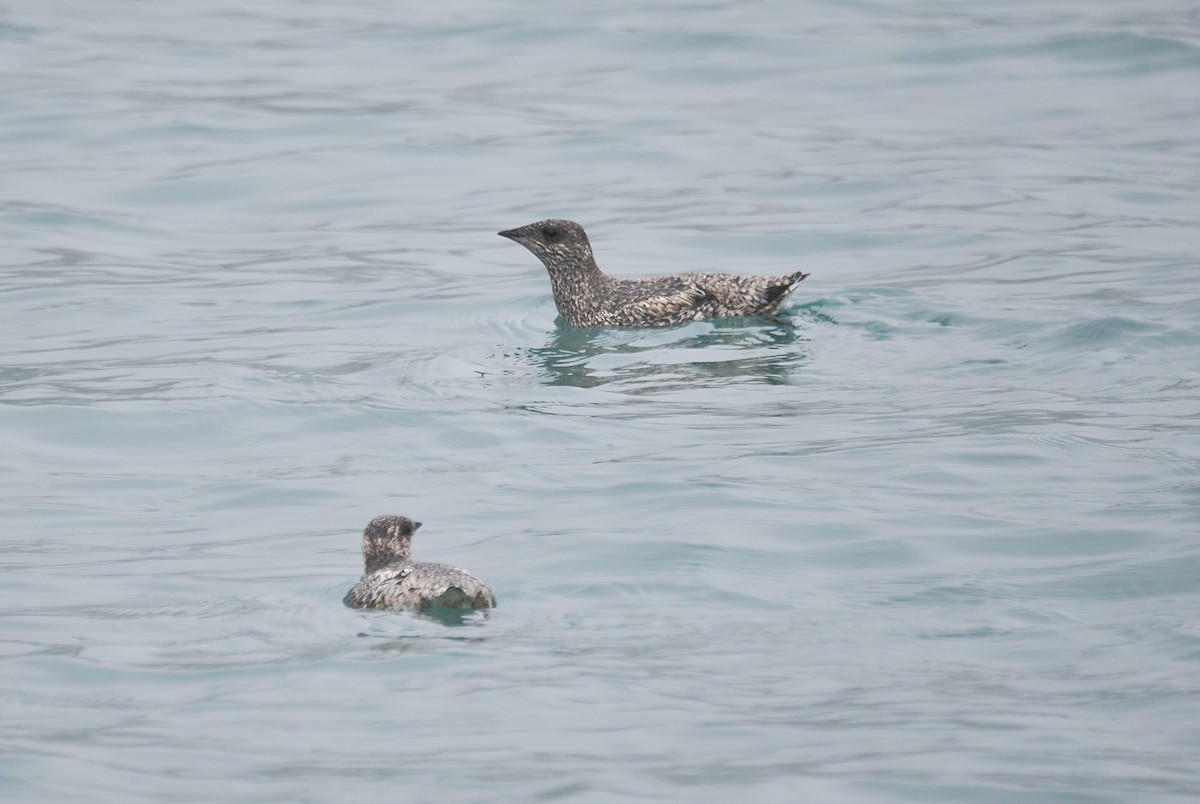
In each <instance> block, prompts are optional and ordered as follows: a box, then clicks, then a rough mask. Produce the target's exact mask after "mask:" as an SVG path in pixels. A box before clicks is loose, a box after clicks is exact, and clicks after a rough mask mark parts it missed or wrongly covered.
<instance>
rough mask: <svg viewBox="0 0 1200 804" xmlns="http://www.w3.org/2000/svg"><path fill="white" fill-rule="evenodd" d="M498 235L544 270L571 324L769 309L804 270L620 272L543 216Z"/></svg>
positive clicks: (640, 323)
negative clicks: (606, 268)
mask: <svg viewBox="0 0 1200 804" xmlns="http://www.w3.org/2000/svg"><path fill="white" fill-rule="evenodd" d="M499 234H500V236H501V237H507V238H509V239H510V240H515V241H516V242H518V243H520V244H521V245H522V246H524V247H525V248H527V249H529V250H530V251H532V252H533V254H534V256H535V257H537V258H538V259H539V260H541V261H542V264H543V265H545V266H546V270H547V271H548V272H549V273H550V287H551V288H552V289H553V290H554V304H555V306H556V307H558V313H559V315H561V316H562V317H563V319H564V320H565V321H566V322H567V323H568V324H570V325H571V326H573V327H580V328H587V327H661V326H667V325H669V324H679V323H683V322H685V321H699V320H701V319H704V318H731V317H738V316H755V315H759V316H761V315H770V314H771V313H773V312H775V310H776V308H778V307H779V305H780V303H782V302H783V300H784V297H786V296H787V295H788V293H790V292H791V291H792V290H793V289H794V288H795V287H796V285H798V284H799V283H800V282H802V281H803V280H804V278H805V277H806V276H808V274H806V273H804V272H803V271H797V272H796V273H793V274H787V275H786V276H740V275H738V274H720V273H685V274H672V275H669V276H651V277H647V278H645V279H625V278H621V277H616V276H609V275H608V274H606V273H604V272H602V271H601V270H600V267H599V266H598V265H596V258H595V257H594V256H593V255H592V245H591V243H590V242H588V237H587V234H586V233H585V232H584V231H583V227H582V226H580V225H579V224H578V223H575V222H574V221H565V220H546V221H538V222H537V223H531V224H529V225H528V226H522V227H521V228H520V229H509V230H507V231H504V232H500V233H499Z"/></svg>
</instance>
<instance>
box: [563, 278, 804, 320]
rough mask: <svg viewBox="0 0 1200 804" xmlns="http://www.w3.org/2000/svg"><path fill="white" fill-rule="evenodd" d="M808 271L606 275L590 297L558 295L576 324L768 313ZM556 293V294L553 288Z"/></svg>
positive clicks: (564, 312)
mask: <svg viewBox="0 0 1200 804" xmlns="http://www.w3.org/2000/svg"><path fill="white" fill-rule="evenodd" d="M806 276H808V274H806V273H804V272H802V271H798V272H796V273H794V274H788V275H786V276H742V275H739V274H721V273H685V274H674V275H669V276H652V277H646V278H644V279H625V278H619V277H612V276H607V275H606V276H605V279H606V280H607V281H606V282H604V284H603V285H602V286H601V287H600V288H599V289H598V290H597V291H596V292H595V293H594V294H593V295H592V296H590V297H582V298H565V299H558V298H556V301H557V302H558V307H559V312H560V313H562V314H563V317H564V318H566V319H567V321H568V322H569V323H571V324H573V325H575V326H585V327H587V326H665V325H669V324H678V323H682V322H685V321H698V320H701V319H705V318H735V317H739V316H754V315H768V314H770V313H772V312H774V311H775V310H776V308H778V307H779V305H780V304H781V303H782V302H783V300H784V299H785V298H786V297H787V294H788V293H790V292H791V291H792V289H793V288H795V287H796V285H797V284H799V283H800V282H801V281H803V280H804V278H805V277H806ZM556 295H557V294H556Z"/></svg>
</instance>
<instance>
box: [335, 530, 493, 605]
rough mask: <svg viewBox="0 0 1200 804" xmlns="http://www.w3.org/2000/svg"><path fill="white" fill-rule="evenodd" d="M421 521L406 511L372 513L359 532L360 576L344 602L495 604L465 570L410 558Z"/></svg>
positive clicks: (490, 595)
mask: <svg viewBox="0 0 1200 804" xmlns="http://www.w3.org/2000/svg"><path fill="white" fill-rule="evenodd" d="M419 527H421V523H420V522H414V521H412V520H411V519H409V518H408V517H406V516H378V517H375V518H374V519H372V520H371V522H370V523H369V524H368V525H367V528H366V530H364V531H363V535H362V553H363V565H364V566H363V577H362V580H360V581H359V582H358V583H357V584H356V585H355V586H354V588H353V589H351V590H350V591H349V592H347V593H346V597H345V599H344V600H343V602H344V603H345V604H346V605H347V606H350V607H351V608H355V609H391V610H393V611H425V610H426V609H431V608H435V607H441V608H450V609H489V608H492V607H493V606H495V605H496V596H495V595H493V594H492V590H491V589H488V588H487V587H486V586H485V585H484V584H483V582H481V581H480V580H479V579H477V578H476V577H475V576H473V575H471V573H469V572H467V571H466V570H464V569H459V568H458V567H452V566H450V565H449V564H430V563H426V562H421V561H413V560H412V536H413V533H415V532H416V530H417V528H419Z"/></svg>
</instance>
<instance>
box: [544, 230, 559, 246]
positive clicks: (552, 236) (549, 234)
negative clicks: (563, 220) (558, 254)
mask: <svg viewBox="0 0 1200 804" xmlns="http://www.w3.org/2000/svg"><path fill="white" fill-rule="evenodd" d="M561 236H562V230H561V229H559V228H558V227H557V226H547V227H546V228H545V229H542V237H544V238H546V239H547V240H548V241H550V242H551V243H553V242H554V241H555V240H557V239H558V238H559V237H561Z"/></svg>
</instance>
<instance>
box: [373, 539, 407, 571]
mask: <svg viewBox="0 0 1200 804" xmlns="http://www.w3.org/2000/svg"><path fill="white" fill-rule="evenodd" d="M411 559H412V546H411V545H407V544H406V545H402V546H400V545H389V546H388V548H387V549H380V550H371V551H369V552H366V551H364V552H363V571H364V572H365V573H366V574H367V575H370V574H371V573H372V572H376V571H377V570H381V569H383V568H384V567H386V566H387V565H388V564H393V563H395V562H397V561H409V560H411Z"/></svg>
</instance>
